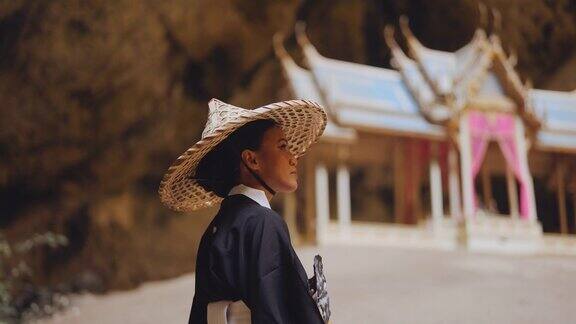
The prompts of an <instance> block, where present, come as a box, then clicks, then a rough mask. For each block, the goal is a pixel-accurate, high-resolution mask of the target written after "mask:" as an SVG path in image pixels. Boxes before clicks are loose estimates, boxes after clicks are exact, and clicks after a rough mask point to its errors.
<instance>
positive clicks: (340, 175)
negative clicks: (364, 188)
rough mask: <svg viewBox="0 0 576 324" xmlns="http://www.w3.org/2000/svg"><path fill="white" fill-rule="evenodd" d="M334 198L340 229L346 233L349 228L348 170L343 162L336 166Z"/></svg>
mask: <svg viewBox="0 0 576 324" xmlns="http://www.w3.org/2000/svg"><path fill="white" fill-rule="evenodd" d="M336 199H337V204H338V225H339V227H340V231H341V232H343V233H347V232H348V231H349V229H350V221H351V207H350V172H348V167H347V166H346V165H344V164H340V165H339V166H338V170H337V172H336Z"/></svg>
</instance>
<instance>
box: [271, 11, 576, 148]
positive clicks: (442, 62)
mask: <svg viewBox="0 0 576 324" xmlns="http://www.w3.org/2000/svg"><path fill="white" fill-rule="evenodd" d="M400 27H401V28H400V30H401V32H402V34H403V36H404V37H405V39H406V44H407V48H408V53H405V52H404V51H403V50H402V48H401V47H400V46H399V45H398V44H397V43H396V40H395V35H394V30H393V29H392V28H391V27H387V28H386V30H385V32H384V39H385V41H386V43H387V44H388V46H389V47H390V49H391V51H392V62H391V63H392V66H393V67H394V68H395V69H396V70H392V69H386V68H380V67H373V66H367V65H362V64H357V63H351V62H345V61H340V60H334V59H330V58H326V57H324V56H322V55H321V54H319V53H318V51H317V50H316V48H315V47H314V46H313V45H312V44H311V43H310V41H309V40H308V38H307V37H306V34H305V32H304V30H303V28H301V27H298V28H297V39H298V43H299V45H300V47H301V49H302V51H303V53H304V57H305V60H306V62H307V64H308V66H309V68H310V70H307V69H304V68H301V67H300V66H298V65H297V64H296V63H295V62H294V61H293V60H292V59H291V58H290V56H289V55H288V54H287V53H286V51H285V50H284V48H283V47H282V44H281V43H282V42H281V40H280V39H276V40H275V48H276V53H277V55H278V57H279V58H280V59H281V62H282V66H283V68H284V71H285V72H286V76H287V78H288V80H289V84H290V86H291V88H292V90H293V92H294V95H295V96H297V97H299V98H307V99H312V100H317V101H319V102H321V103H323V104H324V105H325V106H326V107H327V108H328V113H329V126H328V129H327V132H326V134H325V137H326V138H327V139H330V138H334V139H338V138H340V139H342V138H346V139H349V140H353V138H354V137H355V133H354V130H356V129H358V130H372V131H378V132H383V133H391V134H395V135H399V136H403V135H406V136H414V137H425V138H429V139H443V138H446V137H447V136H449V135H451V134H450V129H451V128H450V127H447V126H449V125H454V124H457V123H454V121H455V120H456V119H458V118H459V116H460V113H461V112H462V111H464V110H466V109H480V110H487V111H496V112H512V113H516V114H518V115H519V116H520V117H521V118H522V120H523V121H524V123H525V125H526V126H527V127H526V128H527V131H528V133H529V134H532V135H533V141H534V145H535V147H536V148H538V149H543V150H552V151H566V152H575V153H576V91H574V92H561V91H550V90H541V89H532V88H531V86H530V84H529V82H528V83H527V84H523V83H522V82H521V79H520V77H519V75H518V74H517V72H516V71H515V69H514V66H515V64H516V57H515V55H507V54H506V53H505V51H504V50H503V48H502V46H501V42H500V39H499V37H498V36H497V35H490V36H487V34H486V32H485V31H484V30H483V29H477V30H476V32H475V34H474V36H473V37H472V39H471V41H470V42H469V43H468V44H466V45H465V46H463V47H461V48H460V49H458V50H457V51H455V52H446V51H439V50H435V49H430V48H427V47H425V46H424V45H422V44H421V43H420V42H419V41H418V39H417V38H416V37H415V36H414V35H413V34H412V32H411V31H410V28H409V24H408V20H407V19H405V18H402V19H401V21H400Z"/></svg>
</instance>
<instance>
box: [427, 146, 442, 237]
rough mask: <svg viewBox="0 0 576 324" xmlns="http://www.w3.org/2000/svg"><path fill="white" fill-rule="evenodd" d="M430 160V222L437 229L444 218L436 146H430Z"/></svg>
mask: <svg viewBox="0 0 576 324" xmlns="http://www.w3.org/2000/svg"><path fill="white" fill-rule="evenodd" d="M432 145H433V146H434V147H433V149H432V158H431V160H430V195H431V197H430V198H431V200H432V220H433V222H434V227H435V228H439V226H440V225H441V224H442V219H443V218H444V205H443V201H442V199H443V198H442V174H441V172H440V165H439V164H438V156H437V154H436V153H437V150H436V144H432Z"/></svg>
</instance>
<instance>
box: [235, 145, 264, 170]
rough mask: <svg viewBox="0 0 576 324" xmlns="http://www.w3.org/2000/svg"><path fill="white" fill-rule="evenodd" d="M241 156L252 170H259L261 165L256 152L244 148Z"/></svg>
mask: <svg viewBox="0 0 576 324" xmlns="http://www.w3.org/2000/svg"><path fill="white" fill-rule="evenodd" d="M240 158H241V159H242V160H244V162H245V163H246V165H248V167H249V168H250V169H252V170H258V169H259V168H260V165H259V164H258V159H257V157H256V152H254V151H252V150H244V151H242V154H241V155H240Z"/></svg>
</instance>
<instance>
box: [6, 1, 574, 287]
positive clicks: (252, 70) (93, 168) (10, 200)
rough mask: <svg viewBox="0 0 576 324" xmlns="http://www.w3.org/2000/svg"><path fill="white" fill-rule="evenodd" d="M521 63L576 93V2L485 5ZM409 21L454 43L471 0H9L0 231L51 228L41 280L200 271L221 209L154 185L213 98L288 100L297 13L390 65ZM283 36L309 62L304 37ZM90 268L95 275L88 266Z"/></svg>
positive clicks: (315, 29)
mask: <svg viewBox="0 0 576 324" xmlns="http://www.w3.org/2000/svg"><path fill="white" fill-rule="evenodd" d="M486 4H487V5H488V6H489V7H492V8H495V9H498V10H499V11H500V12H501V13H502V27H501V30H500V31H499V34H500V35H501V37H502V40H503V43H504V46H505V48H510V49H514V50H515V51H516V53H517V54H518V57H519V64H518V69H519V71H520V73H521V75H522V76H523V78H530V79H532V80H533V81H534V83H535V85H537V86H539V87H545V88H546V87H551V88H557V89H562V90H566V89H573V88H576V65H575V64H574V60H575V59H576V55H575V53H576V47H575V45H574V44H575V43H576V42H575V40H576V3H575V2H574V1H570V0H565V1H544V0H534V1H530V2H526V1H521V0H517V1H504V0H499V1H497V0H491V1H486ZM403 14H404V15H407V16H408V17H410V21H411V26H412V28H413V31H414V33H415V34H416V35H417V36H418V37H419V38H420V39H421V40H422V42H423V43H424V44H425V45H427V46H430V47H433V48H438V49H444V50H454V49H457V48H458V47H460V46H462V45H463V44H464V43H466V42H467V41H468V39H469V38H470V37H471V35H472V33H473V31H474V28H475V27H476V26H477V25H478V10H477V3H476V1H472V0H470V1H449V0H439V1H424V0H414V1H401V0H388V1H368V0H366V1H344V0H336V1H334V0H330V1H329V0H322V1H296V0H283V1H277V0H275V1H272V0H258V1H255V0H194V1H190V0H170V1H152V0H142V1H130V0H114V1H112V0H108V1H105V0H90V1H79V0H62V1H34V0H13V1H6V2H2V3H0V102H1V103H2V104H1V105H0V113H1V118H0V156H1V158H0V226H1V228H2V231H4V232H5V233H6V234H7V235H8V237H9V238H10V239H13V240H16V239H19V238H22V237H25V236H26V235H28V234H29V233H32V232H38V231H46V230H51V231H56V232H59V233H63V234H65V235H67V236H68V237H69V239H70V245H69V246H68V247H67V248H65V249H62V250H60V251H50V250H47V251H42V253H39V254H37V255H34V258H33V259H32V260H31V262H32V263H33V264H34V265H35V267H36V269H37V270H36V278H35V280H37V282H43V283H59V282H62V281H67V280H68V281H69V280H70V279H71V278H76V277H78V278H80V279H78V280H81V278H83V277H86V275H85V274H86V273H89V274H92V275H93V276H96V277H97V278H99V280H100V282H101V283H102V284H101V288H102V289H108V288H127V287H132V286H134V285H136V284H138V283H140V282H142V281H144V280H150V279H157V278H163V277H168V276H174V275H177V274H179V273H182V272H185V271H190V270H191V269H193V264H194V262H193V261H194V256H195V251H196V244H197V241H198V239H199V233H200V232H201V231H202V229H203V226H204V225H205V224H206V221H207V220H208V218H209V215H211V213H212V212H213V211H207V212H205V213H200V214H199V215H193V216H190V215H175V214H173V213H171V212H170V211H168V210H167V209H165V208H163V207H162V206H160V204H159V202H158V199H157V196H156V190H157V186H158V183H159V181H160V179H161V176H162V174H163V173H164V172H165V170H166V168H167V167H168V166H169V164H170V163H171V162H172V161H173V159H175V158H176V157H177V155H178V154H180V153H181V152H182V151H184V150H185V149H186V148H187V146H189V145H190V144H192V143H194V142H195V141H196V140H197V139H198V138H199V136H200V133H201V130H202V126H203V124H204V120H205V116H206V102H207V101H208V100H209V99H210V98H212V97H218V98H221V99H223V100H225V101H229V102H231V103H234V104H237V105H242V106H257V105H260V104H264V103H267V102H270V101H273V100H276V99H280V98H281V97H282V96H283V93H285V92H284V91H283V88H284V80H282V77H281V69H280V66H279V65H278V62H277V61H276V59H275V57H274V55H273V52H272V47H271V39H272V36H273V34H274V33H275V32H277V31H283V32H284V33H285V34H288V35H291V34H292V30H293V26H294V24H295V22H296V21H297V20H304V21H306V22H307V24H308V33H309V35H310V38H311V40H312V42H313V43H314V44H315V45H316V46H317V48H318V49H319V51H320V52H321V53H322V54H323V55H326V56H328V57H332V58H337V59H343V60H348V61H354V62H359V63H364V64H370V65H376V66H389V64H388V60H389V52H388V49H387V48H386V46H385V45H384V42H383V40H382V38H381V31H382V29H383V27H384V26H385V25H386V24H396V23H397V21H398V17H399V16H400V15H403ZM287 45H288V47H289V48H290V50H291V51H292V52H293V54H294V55H296V56H297V55H298V53H297V51H296V48H295V45H294V41H293V38H288V40H287ZM82 274H84V275H82Z"/></svg>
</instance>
